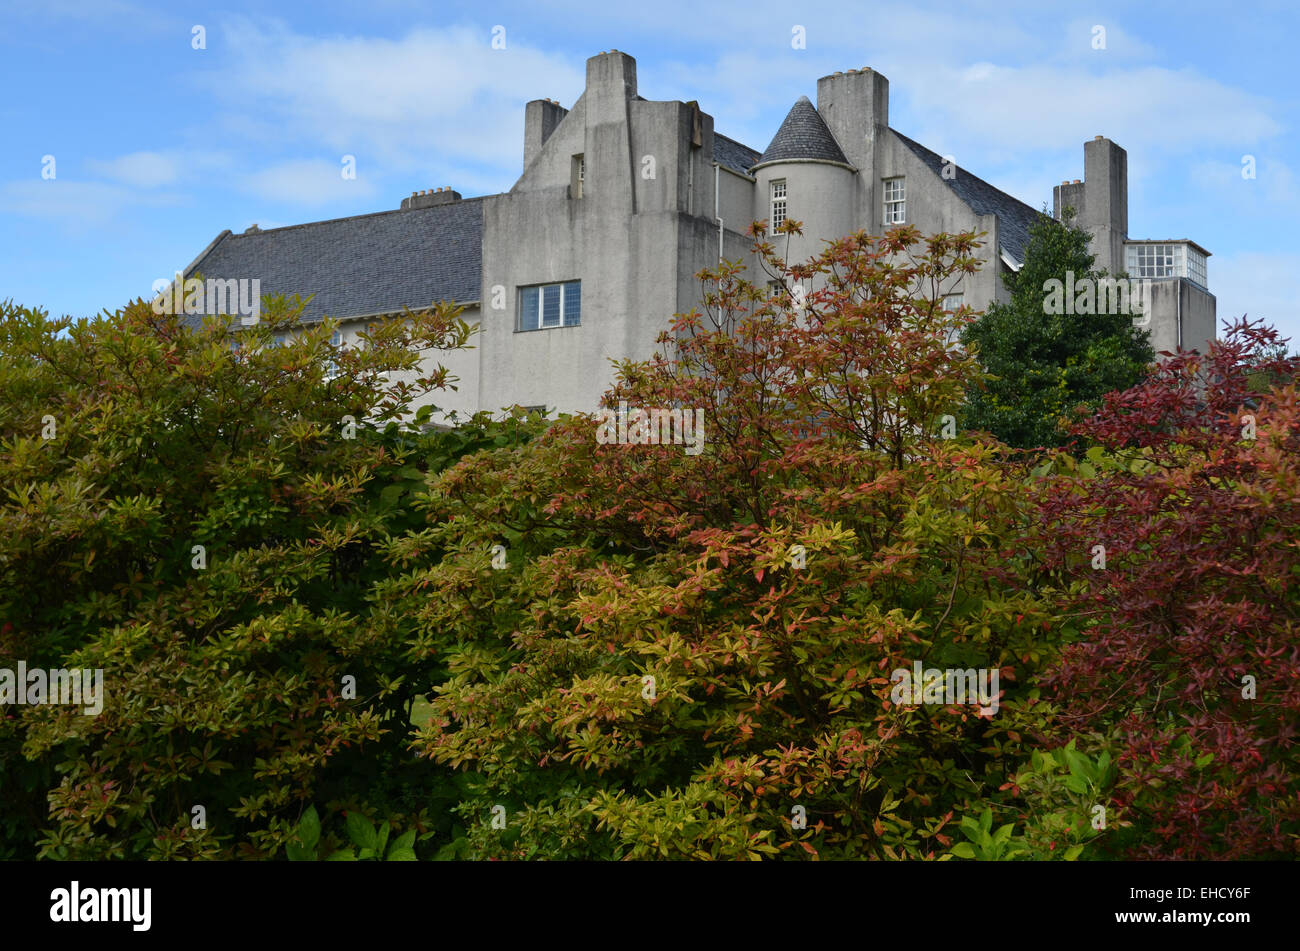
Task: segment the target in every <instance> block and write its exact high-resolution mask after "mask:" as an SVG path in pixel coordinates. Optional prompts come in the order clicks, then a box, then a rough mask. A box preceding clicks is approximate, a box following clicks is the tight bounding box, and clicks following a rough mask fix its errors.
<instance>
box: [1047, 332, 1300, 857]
mask: <svg viewBox="0 0 1300 951" xmlns="http://www.w3.org/2000/svg"><path fill="white" fill-rule="evenodd" d="M1282 353H1284V351H1283V350H1282V349H1281V348H1280V347H1279V345H1278V337H1277V334H1276V332H1275V331H1272V330H1271V329H1267V328H1264V327H1262V326H1261V325H1260V324H1259V323H1258V322H1256V323H1251V322H1249V321H1246V320H1244V319H1243V320H1241V321H1238V322H1237V323H1236V324H1234V325H1233V326H1232V327H1230V328H1228V334H1227V336H1226V337H1225V339H1224V340H1223V341H1221V342H1220V343H1218V344H1217V345H1215V346H1214V347H1212V349H1211V351H1210V353H1209V354H1208V355H1197V354H1189V353H1180V354H1178V355H1176V356H1174V357H1172V358H1171V359H1169V360H1168V361H1167V362H1165V363H1164V364H1163V365H1162V366H1161V367H1160V368H1159V369H1158V370H1157V372H1156V373H1155V374H1154V375H1153V376H1152V377H1151V378H1150V379H1148V381H1146V382H1145V383H1143V384H1141V385H1139V386H1136V387H1133V388H1131V389H1129V390H1126V391H1124V392H1122V393H1112V394H1109V395H1108V397H1107V398H1106V402H1105V404H1104V406H1103V407H1102V409H1101V410H1100V411H1099V412H1098V414H1097V415H1096V416H1095V417H1094V418H1093V419H1091V420H1089V421H1087V422H1086V423H1083V424H1081V425H1079V426H1077V427H1076V429H1075V431H1076V432H1077V433H1078V434H1080V435H1083V436H1086V437H1089V438H1091V439H1092V440H1093V441H1094V443H1095V444H1096V445H1095V446H1094V448H1092V449H1091V450H1089V452H1088V453H1087V456H1086V457H1085V459H1084V460H1082V461H1080V462H1078V463H1077V465H1076V464H1074V463H1072V462H1071V461H1070V460H1067V459H1065V458H1064V457H1058V459H1057V460H1056V462H1055V463H1054V465H1055V466H1058V467H1064V468H1067V469H1074V470H1075V471H1073V472H1070V473H1063V474H1060V475H1058V476H1055V477H1052V478H1049V479H1048V480H1046V485H1047V488H1046V490H1045V491H1044V493H1043V496H1042V498H1041V512H1042V515H1043V523H1042V532H1043V535H1042V538H1043V543H1044V545H1045V547H1046V549H1047V552H1048V565H1049V568H1050V569H1051V570H1052V571H1053V572H1055V573H1057V576H1058V577H1059V578H1062V579H1063V580H1066V581H1068V582H1069V583H1070V584H1071V585H1072V590H1073V591H1074V592H1075V594H1076V596H1077V604H1078V607H1079V609H1080V610H1082V611H1083V612H1085V614H1086V615H1087V617H1088V619H1089V621H1090V622H1091V623H1090V626H1088V627H1086V628H1085V629H1084V632H1083V634H1082V636H1081V639H1079V640H1078V641H1077V642H1076V643H1074V644H1072V645H1071V646H1070V647H1069V648H1068V649H1067V650H1066V651H1065V652H1064V654H1063V655H1062V660H1061V662H1060V664H1059V666H1058V667H1057V668H1056V670H1055V671H1054V672H1053V673H1052V674H1051V675H1050V676H1049V677H1048V679H1047V683H1048V685H1049V686H1052V687H1054V688H1055V689H1056V699H1057V701H1058V702H1059V703H1060V704H1061V712H1062V713H1063V714H1064V716H1065V718H1066V719H1065V722H1066V723H1067V724H1068V725H1069V726H1070V727H1071V728H1077V730H1078V731H1079V732H1082V733H1095V732H1099V733H1104V734H1107V735H1108V736H1109V742H1110V744H1111V746H1112V749H1113V750H1114V752H1115V754H1116V757H1117V762H1118V764H1119V767H1120V771H1119V779H1118V781H1117V783H1116V786H1115V790H1114V796H1115V798H1114V801H1113V802H1112V803H1111V808H1112V809H1114V810H1115V811H1114V812H1112V816H1114V817H1117V818H1118V820H1119V821H1118V822H1116V821H1114V820H1112V822H1111V829H1112V832H1113V835H1111V836H1108V837H1107V840H1106V841H1107V842H1108V845H1109V847H1110V848H1111V849H1113V850H1114V851H1115V852H1116V853H1117V854H1120V855H1123V856H1125V857H1130V858H1174V859H1245V858H1281V857H1286V856H1292V857H1294V856H1295V855H1297V854H1298V853H1300V770H1297V768H1296V765H1297V755H1298V753H1297V748H1296V736H1297V730H1298V728H1300V595H1298V586H1300V492H1298V491H1297V487H1298V486H1300V465H1298V463H1300V406H1298V405H1297V386H1296V383H1297V373H1298V371H1300V358H1295V357H1291V358H1287V357H1284V356H1282V355H1281V354H1282ZM1098 546H1104V549H1103V548H1101V547H1098Z"/></svg>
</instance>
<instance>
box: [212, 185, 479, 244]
mask: <svg viewBox="0 0 1300 951" xmlns="http://www.w3.org/2000/svg"><path fill="white" fill-rule="evenodd" d="M502 194H504V192H503V193H502ZM495 197H496V196H495V195H475V196H474V197H473V198H461V199H459V200H457V201H449V202H445V203H444V204H441V205H428V206H426V207H424V208H386V209H384V210H383V211H367V212H364V213H362V214H359V215H344V216H343V217H342V218H322V219H321V220H320V221H303V222H301V223H299V224H296V225H280V226H279V227H278V228H259V229H258V230H256V231H251V232H250V231H241V232H240V233H239V234H235V233H234V232H231V233H230V237H232V238H251V237H253V236H255V235H259V234H273V233H275V232H279V231H292V230H293V229H295V228H311V227H314V226H316V225H332V224H335V223H336V222H340V221H359V220H360V219H362V218H378V217H380V216H382V215H409V214H411V213H413V212H416V213H418V212H421V211H435V210H438V209H446V208H458V207H460V206H462V205H466V204H468V203H469V202H472V201H482V200H483V199H484V198H495Z"/></svg>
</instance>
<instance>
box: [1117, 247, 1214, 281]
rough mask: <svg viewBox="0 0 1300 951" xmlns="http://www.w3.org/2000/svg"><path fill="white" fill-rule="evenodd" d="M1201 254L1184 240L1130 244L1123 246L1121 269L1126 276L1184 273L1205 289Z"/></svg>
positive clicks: (1178, 275) (1147, 276) (1167, 275)
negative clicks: (1166, 242)
mask: <svg viewBox="0 0 1300 951" xmlns="http://www.w3.org/2000/svg"><path fill="white" fill-rule="evenodd" d="M1205 257H1206V256H1205V255H1204V254H1202V253H1201V252H1200V251H1198V250H1197V249H1196V248H1194V247H1192V246H1191V245H1190V244H1187V243H1186V242H1175V243H1170V244H1130V245H1127V246H1126V247H1125V249H1124V269H1125V270H1126V271H1128V274H1129V277H1134V278H1139V279H1142V278H1162V277H1185V278H1187V279H1188V280H1190V281H1195V282H1196V283H1197V284H1199V285H1200V286H1201V287H1204V288H1206V289H1207V290H1208V289H1209V286H1210V285H1209V282H1208V278H1207V276H1206V261H1205Z"/></svg>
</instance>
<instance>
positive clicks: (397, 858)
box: [388, 849, 418, 862]
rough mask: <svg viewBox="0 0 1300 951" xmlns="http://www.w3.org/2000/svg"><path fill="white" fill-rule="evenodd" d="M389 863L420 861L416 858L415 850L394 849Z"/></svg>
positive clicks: (389, 856)
mask: <svg viewBox="0 0 1300 951" xmlns="http://www.w3.org/2000/svg"><path fill="white" fill-rule="evenodd" d="M388 861H390V862H415V861H418V859H416V857H415V850H414V849H393V850H392V851H391V852H389V853H388Z"/></svg>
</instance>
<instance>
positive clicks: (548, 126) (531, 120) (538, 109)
mask: <svg viewBox="0 0 1300 951" xmlns="http://www.w3.org/2000/svg"><path fill="white" fill-rule="evenodd" d="M568 114H569V110H568V109H565V108H564V107H563V106H561V105H560V104H559V103H558V102H552V101H551V100H549V99H534V100H533V101H532V102H530V103H529V104H528V105H527V106H525V107H524V170H525V171H527V169H528V166H529V165H531V164H532V163H533V159H535V158H537V155H538V153H540V152H541V151H542V146H543V145H545V144H546V140H547V139H549V138H550V137H551V133H552V132H554V131H555V127H556V126H558V125H559V124H560V120H561V119H563V118H564V117H565V116H567V115H568Z"/></svg>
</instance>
